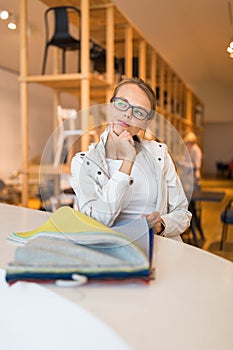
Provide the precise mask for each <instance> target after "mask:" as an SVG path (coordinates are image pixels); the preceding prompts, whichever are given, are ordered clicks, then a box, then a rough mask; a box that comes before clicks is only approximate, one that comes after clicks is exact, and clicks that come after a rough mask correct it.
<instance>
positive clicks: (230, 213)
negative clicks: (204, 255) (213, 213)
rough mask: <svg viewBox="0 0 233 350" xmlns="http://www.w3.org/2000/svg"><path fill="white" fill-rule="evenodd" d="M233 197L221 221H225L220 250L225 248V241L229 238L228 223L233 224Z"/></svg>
mask: <svg viewBox="0 0 233 350" xmlns="http://www.w3.org/2000/svg"><path fill="white" fill-rule="evenodd" d="M232 204H233V199H231V200H230V201H229V203H228V204H227V206H226V208H225V209H224V211H223V212H222V214H221V221H222V222H223V227H222V238H221V242H220V250H222V249H223V243H224V242H225V240H226V238H227V230H228V225H230V224H233V205H232Z"/></svg>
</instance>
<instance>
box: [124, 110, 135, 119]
mask: <svg viewBox="0 0 233 350" xmlns="http://www.w3.org/2000/svg"><path fill="white" fill-rule="evenodd" d="M132 116H133V110H132V108H129V109H127V111H125V112H124V117H125V118H127V119H132Z"/></svg>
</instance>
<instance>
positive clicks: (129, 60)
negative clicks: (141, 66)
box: [125, 25, 133, 78]
mask: <svg viewBox="0 0 233 350" xmlns="http://www.w3.org/2000/svg"><path fill="white" fill-rule="evenodd" d="M132 74H133V28H132V27H131V26H130V25H128V26H126V28H125V75H126V77H128V78H131V77H132Z"/></svg>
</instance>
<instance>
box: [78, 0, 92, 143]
mask: <svg viewBox="0 0 233 350" xmlns="http://www.w3.org/2000/svg"><path fill="white" fill-rule="evenodd" d="M89 16H90V15H89V0H81V28H82V31H81V43H82V47H81V73H82V75H83V78H82V80H81V103H80V104H81V128H82V130H83V131H84V135H83V136H82V137H81V148H82V150H86V149H87V148H88V144H89V136H88V115H89V111H88V108H89V106H90V80H89V75H90V49H89V48H90V44H89V39H90V25H89V22H90V20H89Z"/></svg>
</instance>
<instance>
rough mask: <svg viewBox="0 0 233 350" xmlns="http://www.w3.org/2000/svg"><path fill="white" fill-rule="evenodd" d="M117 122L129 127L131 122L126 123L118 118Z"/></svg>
mask: <svg viewBox="0 0 233 350" xmlns="http://www.w3.org/2000/svg"><path fill="white" fill-rule="evenodd" d="M117 123H118V124H120V125H122V126H125V127H129V126H130V125H129V124H127V123H125V122H124V121H123V120H118V121H117Z"/></svg>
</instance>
